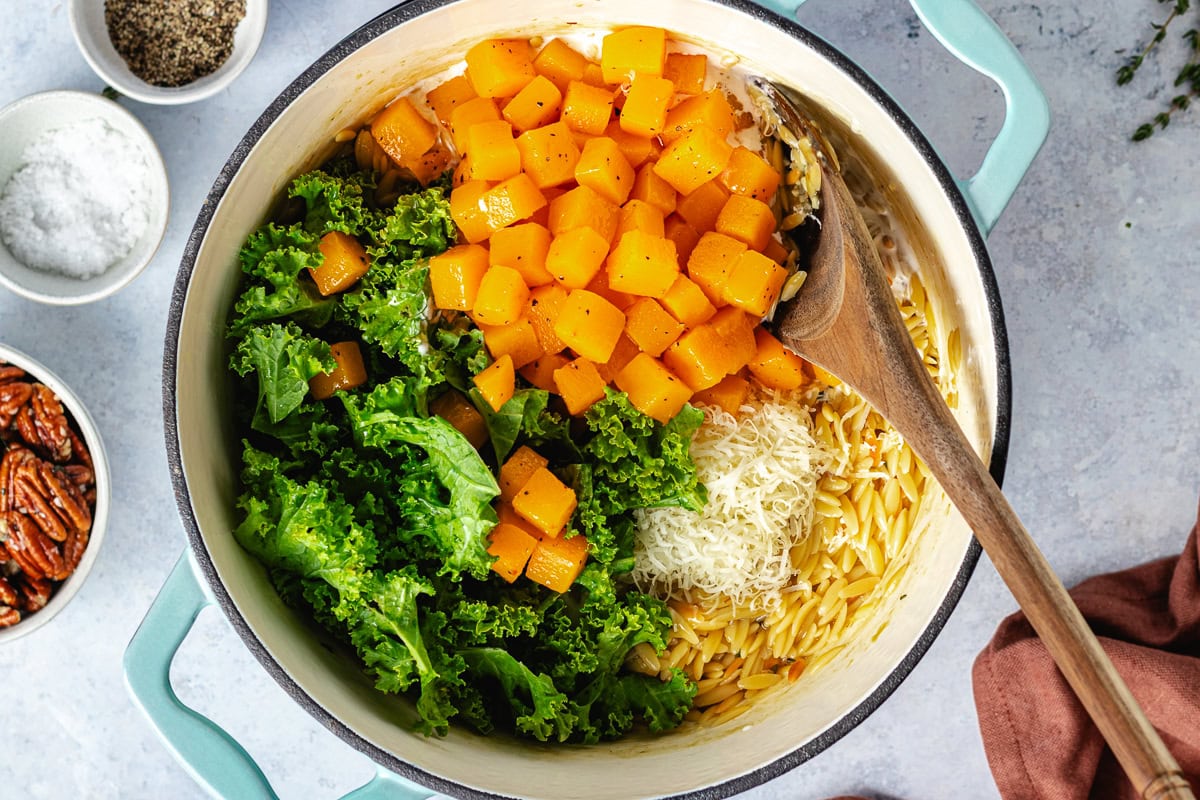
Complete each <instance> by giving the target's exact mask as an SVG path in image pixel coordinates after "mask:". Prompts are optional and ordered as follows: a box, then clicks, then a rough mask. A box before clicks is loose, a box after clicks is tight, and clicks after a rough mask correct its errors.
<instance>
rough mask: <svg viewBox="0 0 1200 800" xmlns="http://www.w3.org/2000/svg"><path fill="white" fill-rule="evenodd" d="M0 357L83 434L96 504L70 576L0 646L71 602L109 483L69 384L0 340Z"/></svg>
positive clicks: (0, 637) (87, 417)
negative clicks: (45, 392) (49, 395)
mask: <svg viewBox="0 0 1200 800" xmlns="http://www.w3.org/2000/svg"><path fill="white" fill-rule="evenodd" d="M0 361H7V362H8V363H9V364H13V365H15V366H18V367H20V368H21V369H23V370H25V372H26V373H27V374H28V375H29V376H30V377H32V378H34V379H36V380H38V381H41V382H42V383H44V384H45V385H46V386H48V387H50V389H51V390H52V391H53V392H54V393H55V394H56V395H58V399H59V400H60V401H61V402H62V404H63V407H64V408H65V409H66V411H67V415H68V416H69V417H70V419H71V421H72V422H74V423H75V427H76V428H77V429H78V431H79V435H80V436H81V437H83V441H84V444H86V445H87V448H88V452H89V454H90V455H91V457H92V466H93V468H94V471H95V473H96V508H95V509H94V510H93V511H92V530H91V533H90V534H89V536H88V546H87V550H85V551H84V553H83V558H82V559H80V561H79V566H78V567H76V568H75V571H74V572H73V573H71V576H70V577H68V578H67V579H66V580H65V581H63V582H62V584H60V585H59V586H58V587H57V589H56V590H55V592H54V594H53V595H52V596H51V597H50V602H49V603H47V604H46V607H45V608H43V609H42V610H41V611H38V612H36V613H33V614H30V615H29V616H27V617H25V618H24V619H22V620H21V621H20V622H18V623H17V624H16V625H13V626H11V627H8V628H0V646H2V645H4V644H6V643H7V642H11V641H13V640H15V639H19V638H21V637H22V636H28V635H29V634H31V633H33V632H34V631H36V630H37V629H38V628H41V627H42V626H44V625H46V624H48V623H49V622H50V621H51V620H52V619H54V617H55V615H57V614H58V613H59V612H60V611H62V610H63V609H64V608H66V607H67V604H68V603H70V602H71V598H73V597H74V596H75V595H76V594H77V593H78V592H79V589H80V588H81V587H82V586H83V584H84V581H86V580H87V577H88V574H89V573H90V572H91V571H92V567H93V566H94V565H95V563H96V557H97V556H98V555H99V554H100V545H101V544H103V542H104V533H105V530H106V529H107V528H108V509H109V504H110V501H111V489H110V486H111V484H110V480H109V473H108V458H107V457H106V455H105V452H104V442H103V441H102V440H101V439H100V432H99V431H98V430H97V429H96V423H95V422H94V421H93V420H92V416H91V414H89V413H88V410H87V409H86V408H85V407H84V405H83V403H82V402H81V401H80V400H79V398H78V397H77V396H76V395H75V393H74V392H73V391H71V389H70V387H68V386H67V385H66V384H65V383H63V381H62V379H61V378H59V377H58V376H57V375H55V374H54V373H53V372H51V371H50V370H49V369H47V368H46V367H45V366H44V365H42V364H40V363H38V362H37V361H35V360H34V359H32V358H30V357H29V356H27V355H25V354H24V353H22V352H20V351H19V350H14V349H12V348H11V347H7V346H5V345H3V344H0Z"/></svg>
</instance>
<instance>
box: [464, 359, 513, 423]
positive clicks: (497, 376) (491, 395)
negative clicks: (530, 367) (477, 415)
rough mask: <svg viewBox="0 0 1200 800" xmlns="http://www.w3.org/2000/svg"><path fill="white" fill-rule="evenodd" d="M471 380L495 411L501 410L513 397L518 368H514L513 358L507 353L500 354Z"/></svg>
mask: <svg viewBox="0 0 1200 800" xmlns="http://www.w3.org/2000/svg"><path fill="white" fill-rule="evenodd" d="M471 380H472V381H473V382H474V384H475V388H476V389H478V390H479V394H481V395H482V396H483V399H484V400H485V401H486V402H487V404H488V405H489V406H491V407H492V410H493V411H499V410H500V409H501V408H502V407H503V406H504V404H505V403H507V402H508V401H509V400H511V399H512V396H513V393H514V392H515V391H516V389H517V383H516V381H517V374H516V370H515V369H513V360H512V359H511V358H510V357H509V356H507V355H504V356H500V358H498V359H496V360H495V361H493V362H492V364H491V366H489V367H488V368H487V369H485V370H484V371H483V372H481V373H479V374H478V375H476V376H475V377H474V378H472V379H471Z"/></svg>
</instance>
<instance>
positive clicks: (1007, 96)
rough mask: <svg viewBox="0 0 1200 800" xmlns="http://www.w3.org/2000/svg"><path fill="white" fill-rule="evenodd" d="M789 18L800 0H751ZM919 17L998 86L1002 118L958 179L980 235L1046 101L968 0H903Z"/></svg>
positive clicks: (1002, 199) (1037, 135)
mask: <svg viewBox="0 0 1200 800" xmlns="http://www.w3.org/2000/svg"><path fill="white" fill-rule="evenodd" d="M756 1H757V2H758V4H759V5H762V6H764V7H766V8H768V9H770V10H772V11H775V12H777V13H779V14H782V15H783V16H785V17H787V18H788V19H789V20H794V19H795V18H796V11H797V9H799V8H800V6H801V5H803V4H804V2H805V0H756ZM909 2H911V3H912V7H913V9H914V10H915V11H916V12H917V16H918V17H920V19H921V22H922V23H924V25H925V27H926V28H927V29H928V30H929V32H930V33H932V34H933V35H934V37H936V38H937V40H938V41H939V42H941V43H942V45H943V46H944V47H945V48H946V49H947V50H949V51H950V52H951V54H953V55H954V56H955V57H956V58H958V59H959V60H960V61H962V62H963V63H964V64H966V65H967V66H969V67H971V68H972V69H974V70H976V71H977V72H980V73H982V74H983V75H986V76H987V77H989V78H991V79H992V80H993V81H995V82H996V84H997V85H999V87H1000V89H1001V91H1003V92H1004V110H1005V113H1004V124H1003V125H1002V126H1001V128H1000V133H999V134H997V136H996V140H995V141H994V142H992V145H991V147H989V148H988V151H987V154H986V155H985V156H984V158H983V163H981V164H980V166H979V170H978V171H977V172H976V173H975V174H974V175H972V176H971V177H970V178H967V179H965V180H962V179H959V181H958V185H959V188H960V189H961V190H962V193H963V195H964V196H965V197H966V200H967V205H968V206H969V207H970V209H971V213H972V215H973V216H974V217H975V221H976V222H977V223H978V224H979V227H980V229H981V230H982V231H983V234H984V235H985V236H986V235H987V234H988V233H989V232H990V231H991V229H992V227H993V226H994V225H995V224H996V220H997V219H999V217H1000V214H1001V212H1003V211H1004V208H1005V206H1007V205H1008V201H1009V200H1011V199H1012V196H1013V193H1014V192H1016V190H1017V186H1018V185H1019V184H1020V183H1021V179H1022V178H1024V177H1025V173H1026V172H1027V171H1028V170H1029V167H1030V165H1031V164H1032V163H1033V159H1034V157H1035V156H1036V155H1037V153H1038V150H1040V149H1041V147H1042V143H1043V142H1045V141H1046V134H1047V133H1049V131H1050V105H1049V103H1048V102H1047V101H1046V95H1045V93H1044V92H1043V91H1042V89H1041V86H1039V85H1038V82H1037V78H1035V77H1034V75H1033V72H1031V71H1030V69H1029V67H1027V66H1026V65H1025V62H1024V61H1023V60H1022V58H1021V54H1020V53H1019V52H1018V51H1017V48H1016V47H1014V46H1013V44H1012V42H1010V41H1009V40H1008V37H1006V36H1005V35H1004V33H1003V31H1001V30H1000V28H998V27H997V26H996V23H995V22H993V21H992V19H991V17H989V16H988V15H987V14H985V13H984V12H983V11H981V10H980V8H979V6H977V5H975V3H974V1H973V0H909Z"/></svg>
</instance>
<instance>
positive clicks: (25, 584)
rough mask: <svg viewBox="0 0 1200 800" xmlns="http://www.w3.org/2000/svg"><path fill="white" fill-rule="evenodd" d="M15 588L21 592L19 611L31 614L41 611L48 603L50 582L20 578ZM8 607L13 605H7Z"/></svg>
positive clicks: (25, 577) (27, 577)
mask: <svg viewBox="0 0 1200 800" xmlns="http://www.w3.org/2000/svg"><path fill="white" fill-rule="evenodd" d="M17 586H18V587H19V588H20V590H21V610H22V611H24V612H26V613H29V614H32V613H33V612H34V611H41V610H42V609H43V608H45V607H46V603H49V602H50V592H51V587H50V581H39V580H37V579H36V578H31V577H29V576H28V575H24V576H22V577H21V580H20V581H19V582H18V584H17ZM9 605H14V604H13V603H9Z"/></svg>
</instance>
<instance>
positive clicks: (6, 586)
mask: <svg viewBox="0 0 1200 800" xmlns="http://www.w3.org/2000/svg"><path fill="white" fill-rule="evenodd" d="M16 604H17V590H16V589H14V588H13V585H12V584H11V583H9V582H8V581H7V580H6V579H4V578H0V606H15V605H16Z"/></svg>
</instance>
